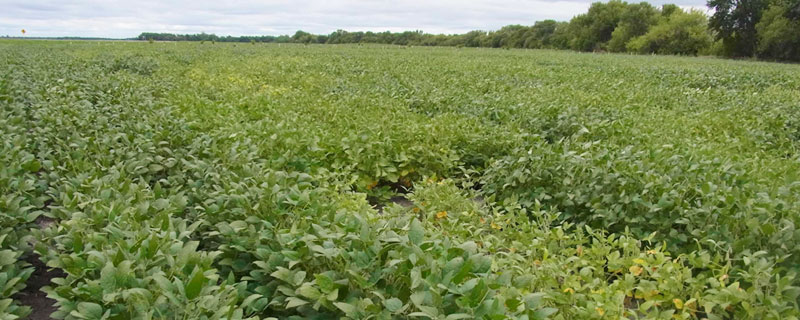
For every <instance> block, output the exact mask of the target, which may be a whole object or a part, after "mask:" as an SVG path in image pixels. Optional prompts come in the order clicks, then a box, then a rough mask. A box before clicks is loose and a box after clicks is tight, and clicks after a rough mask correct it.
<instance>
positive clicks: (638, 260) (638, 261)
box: [633, 258, 646, 264]
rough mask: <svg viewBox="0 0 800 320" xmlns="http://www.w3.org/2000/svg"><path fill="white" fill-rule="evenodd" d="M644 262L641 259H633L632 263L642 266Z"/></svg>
mask: <svg viewBox="0 0 800 320" xmlns="http://www.w3.org/2000/svg"><path fill="white" fill-rule="evenodd" d="M645 262H646V261H644V259H641V258H636V259H633V263H638V264H644V263H645Z"/></svg>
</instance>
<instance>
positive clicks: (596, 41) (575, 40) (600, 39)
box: [569, 0, 628, 51]
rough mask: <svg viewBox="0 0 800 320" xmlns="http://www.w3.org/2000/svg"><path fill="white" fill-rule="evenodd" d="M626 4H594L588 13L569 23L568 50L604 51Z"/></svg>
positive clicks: (617, 0)
mask: <svg viewBox="0 0 800 320" xmlns="http://www.w3.org/2000/svg"><path fill="white" fill-rule="evenodd" d="M627 6H628V4H627V3H626V2H622V1H620V0H611V1H609V2H607V3H603V2H595V3H592V5H591V6H590V7H589V11H588V12H586V13H585V14H581V15H578V16H576V17H575V18H572V20H571V21H570V23H569V24H570V38H571V39H570V45H569V46H570V48H571V49H573V50H578V51H597V50H605V49H606V43H607V42H608V41H609V40H611V34H612V33H613V32H614V29H616V28H617V25H618V24H619V22H620V20H621V19H622V15H623V13H624V12H625V9H626V8H627Z"/></svg>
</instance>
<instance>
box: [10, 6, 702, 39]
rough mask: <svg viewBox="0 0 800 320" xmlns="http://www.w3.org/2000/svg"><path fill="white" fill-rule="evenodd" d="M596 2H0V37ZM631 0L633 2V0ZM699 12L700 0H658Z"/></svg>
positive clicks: (293, 27) (261, 28)
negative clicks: (696, 9) (24, 32)
mask: <svg viewBox="0 0 800 320" xmlns="http://www.w3.org/2000/svg"><path fill="white" fill-rule="evenodd" d="M593 1H596V0H563V1H562V0H460V1H459V0H394V1H387V0H295V1H275V0H261V1H257V0H227V1H226V0H216V1H207V0H177V1H156V0H127V1H116V0H73V1H69V0H30V1H24V0H0V8H2V9H0V35H11V36H18V35H20V34H21V33H20V32H21V30H22V29H25V30H26V31H27V33H26V35H27V36H29V37H51V36H84V37H112V38H128V37H134V36H137V35H139V33H141V32H145V31H147V32H171V33H200V32H206V33H215V34H217V35H235V36H237V35H281V34H293V33H294V32H295V31H297V30H304V31H308V32H311V33H318V34H319V33H330V32H332V31H334V30H336V29H345V30H349V31H368V30H371V31H386V30H389V31H405V30H423V31H425V32H428V33H463V32H467V31H470V30H495V29H498V28H500V27H502V26H504V25H509V24H523V25H531V24H533V22H534V21H537V20H543V19H556V20H569V19H570V18H572V17H573V16H575V15H577V14H580V13H583V12H585V11H586V9H587V8H589V4H590V3H591V2H593ZM633 2H635V0H634V1H633ZM665 2H669V3H675V4H678V5H680V6H682V7H697V8H702V9H703V10H705V7H704V6H705V0H675V1H665V0H656V1H652V2H651V3H653V4H655V5H660V4H663V3H665Z"/></svg>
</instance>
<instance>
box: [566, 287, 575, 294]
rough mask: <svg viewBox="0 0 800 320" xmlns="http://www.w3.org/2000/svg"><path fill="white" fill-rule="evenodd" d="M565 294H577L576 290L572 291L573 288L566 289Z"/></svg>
mask: <svg viewBox="0 0 800 320" xmlns="http://www.w3.org/2000/svg"><path fill="white" fill-rule="evenodd" d="M564 292H565V293H566V292H569V293H575V290H572V288H566V289H564Z"/></svg>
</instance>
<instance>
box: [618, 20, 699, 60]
mask: <svg viewBox="0 0 800 320" xmlns="http://www.w3.org/2000/svg"><path fill="white" fill-rule="evenodd" d="M707 24H708V19H707V18H706V15H705V14H703V13H702V12H699V11H694V10H693V11H689V12H684V11H683V10H680V9H679V10H677V11H675V12H673V13H672V14H671V15H670V16H669V17H666V18H664V19H662V20H661V22H660V23H659V24H658V25H656V26H654V27H652V28H651V29H650V31H649V32H647V33H646V34H645V35H643V36H640V37H637V38H634V39H633V40H631V41H630V42H629V43H628V45H627V49H628V50H629V51H632V52H638V53H658V54H681V55H697V53H698V52H701V51H703V50H705V49H706V48H708V47H709V46H710V45H711V35H710V34H709V33H708V29H707V28H706V25H707Z"/></svg>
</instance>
